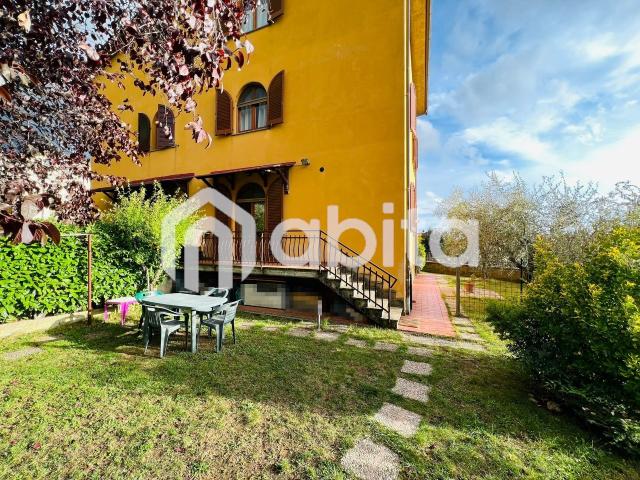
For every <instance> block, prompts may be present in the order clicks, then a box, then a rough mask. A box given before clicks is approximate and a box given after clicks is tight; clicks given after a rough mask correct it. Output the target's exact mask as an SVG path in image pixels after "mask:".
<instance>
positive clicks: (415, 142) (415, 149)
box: [411, 131, 420, 170]
mask: <svg viewBox="0 0 640 480" xmlns="http://www.w3.org/2000/svg"><path fill="white" fill-rule="evenodd" d="M411 136H412V137H413V152H412V153H413V169H414V170H417V169H418V153H419V151H418V149H419V148H420V144H419V142H418V134H417V133H416V132H415V131H413V132H411Z"/></svg>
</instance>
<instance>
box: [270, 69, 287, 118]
mask: <svg viewBox="0 0 640 480" xmlns="http://www.w3.org/2000/svg"><path fill="white" fill-rule="evenodd" d="M283 98H284V70H283V71H282V72H280V73H278V74H277V75H276V76H275V77H273V80H271V83H270V84H269V107H268V113H267V121H268V124H269V126H270V127H272V126H274V125H278V124H279V123H282V122H283V121H284V108H283Z"/></svg>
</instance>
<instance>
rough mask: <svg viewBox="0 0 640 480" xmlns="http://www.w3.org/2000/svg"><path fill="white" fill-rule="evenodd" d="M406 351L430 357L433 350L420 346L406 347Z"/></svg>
mask: <svg viewBox="0 0 640 480" xmlns="http://www.w3.org/2000/svg"><path fill="white" fill-rule="evenodd" d="M407 353H408V354H410V355H417V356H419V357H430V356H431V355H433V350H431V349H429V348H422V347H408V348H407Z"/></svg>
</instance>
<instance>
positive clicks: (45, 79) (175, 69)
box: [0, 0, 266, 238]
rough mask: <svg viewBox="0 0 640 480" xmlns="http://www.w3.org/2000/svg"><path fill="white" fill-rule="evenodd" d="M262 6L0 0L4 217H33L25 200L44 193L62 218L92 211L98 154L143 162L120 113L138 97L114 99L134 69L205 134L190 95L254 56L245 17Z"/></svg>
mask: <svg viewBox="0 0 640 480" xmlns="http://www.w3.org/2000/svg"><path fill="white" fill-rule="evenodd" d="M256 6H257V8H266V3H265V0H84V1H77V0H12V1H8V2H6V1H3V2H0V124H1V125H2V134H1V135H0V205H1V206H0V212H1V215H0V227H3V228H4V229H5V231H8V232H9V233H10V234H11V233H12V232H13V231H14V230H16V224H18V223H21V222H22V223H23V222H24V221H25V220H26V219H25V218H23V217H22V215H21V212H20V208H19V202H20V201H21V199H22V198H24V197H25V196H28V195H37V194H45V195H46V196H47V197H48V198H50V199H54V200H56V201H57V202H56V212H57V214H58V215H59V216H60V217H61V218H63V219H69V220H74V221H86V220H87V219H89V218H91V216H92V213H93V209H92V204H91V202H90V201H89V191H88V187H89V182H90V180H92V179H96V178H97V175H96V174H94V173H93V172H92V169H91V162H92V161H93V162H95V163H96V164H110V163H112V162H114V161H117V160H119V159H120V158H122V157H123V156H126V157H129V158H131V159H133V160H134V161H138V158H139V156H140V152H139V150H138V145H137V139H136V136H135V135H134V134H133V132H132V131H131V130H130V127H129V125H126V124H124V123H123V122H122V121H121V120H120V118H119V116H118V115H117V113H116V111H117V110H132V109H133V107H132V106H131V105H130V103H129V102H128V100H125V101H124V102H123V104H122V105H118V106H115V105H112V104H111V102H110V100H109V99H108V98H107V97H106V96H105V95H104V94H103V93H102V92H103V89H104V88H105V83H106V82H113V83H116V84H117V85H119V86H120V87H124V85H123V82H122V80H123V79H124V78H125V77H132V78H133V79H134V81H133V83H134V85H135V86H136V87H137V88H138V89H140V90H141V91H142V92H144V93H145V94H151V95H159V94H162V95H164V96H166V99H167V101H168V103H169V104H170V105H172V106H173V107H174V108H175V109H176V110H178V111H184V112H190V113H191V114H192V115H193V120H192V121H190V122H189V123H188V124H187V125H186V128H188V129H190V130H192V133H193V137H194V139H195V141H197V142H205V141H208V142H210V136H209V135H208V133H207V132H206V131H204V129H203V128H202V122H201V121H200V118H199V117H198V115H197V104H196V100H195V96H196V95H197V94H198V93H200V92H202V91H205V90H207V89H210V88H222V78H223V75H224V72H225V71H226V70H228V69H229V68H231V66H232V65H233V64H236V65H237V66H238V67H242V66H243V65H244V64H245V63H246V62H247V60H248V58H249V56H250V54H251V52H252V51H253V46H252V45H251V43H250V42H249V41H248V40H246V39H245V38H244V36H243V32H242V23H243V20H244V16H245V12H246V11H248V10H250V9H253V8H255V7H256ZM114 59H115V64H114V65H115V67H116V69H115V70H116V71H113V70H112V69H111V68H110V67H111V66H112V61H113V60H114ZM32 226H33V223H32ZM34 228H36V227H34ZM18 230H19V231H20V230H21V228H18ZM13 238H15V236H14V237H13Z"/></svg>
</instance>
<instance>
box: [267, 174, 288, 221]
mask: <svg viewBox="0 0 640 480" xmlns="http://www.w3.org/2000/svg"><path fill="white" fill-rule="evenodd" d="M283 207H284V183H283V182H282V178H281V177H280V176H278V177H277V178H276V179H275V180H273V182H271V185H269V189H268V190H267V219H266V220H267V221H266V222H265V223H266V225H265V227H266V228H265V230H266V231H267V232H269V233H271V232H273V231H274V230H275V228H276V227H277V226H278V225H279V224H280V223H282V215H283Z"/></svg>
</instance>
